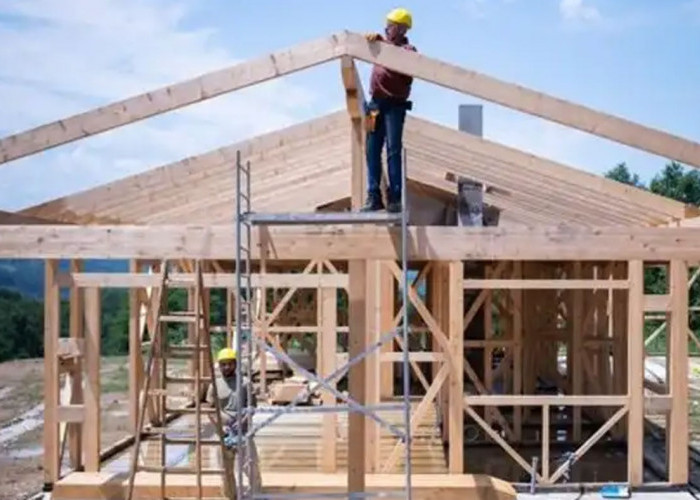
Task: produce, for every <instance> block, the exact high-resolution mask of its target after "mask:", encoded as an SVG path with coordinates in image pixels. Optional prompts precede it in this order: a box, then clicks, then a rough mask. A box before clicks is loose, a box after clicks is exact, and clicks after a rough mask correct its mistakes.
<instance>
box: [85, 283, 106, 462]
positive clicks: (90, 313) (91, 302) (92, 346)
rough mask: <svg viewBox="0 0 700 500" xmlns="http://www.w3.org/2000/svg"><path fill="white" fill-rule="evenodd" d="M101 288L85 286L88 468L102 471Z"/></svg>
mask: <svg viewBox="0 0 700 500" xmlns="http://www.w3.org/2000/svg"><path fill="white" fill-rule="evenodd" d="M100 310H101V307H100V289H99V288H86V289H85V379H86V384H85V422H84V423H83V443H84V451H85V471H86V472H98V471H99V470H100V341H101V339H100V337H101V333H102V332H101V328H100V316H101V314H100Z"/></svg>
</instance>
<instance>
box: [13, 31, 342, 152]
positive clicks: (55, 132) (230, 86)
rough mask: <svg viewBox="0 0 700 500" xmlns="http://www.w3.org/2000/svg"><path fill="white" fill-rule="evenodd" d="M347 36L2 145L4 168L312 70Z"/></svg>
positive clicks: (24, 134) (148, 95) (210, 75)
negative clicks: (260, 84) (130, 125)
mask: <svg viewBox="0 0 700 500" xmlns="http://www.w3.org/2000/svg"><path fill="white" fill-rule="evenodd" d="M343 38H344V37H343V36H338V35H333V36H330V37H324V38H320V39H316V40H312V41H310V42H305V43H302V44H299V45H296V46H294V47H291V48H289V49H287V50H282V51H279V52H275V53H272V54H268V55H266V56H262V57H259V58H256V59H253V60H251V61H246V62H243V63H240V64H237V65H235V66H231V67H229V68H225V69H222V70H218V71H213V72H211V73H206V74H204V75H201V76H199V77H197V78H193V79H191V80H187V81H183V82H180V83H177V84H174V85H170V86H167V87H162V88H160V89H157V90H153V91H150V92H146V93H144V94H140V95H137V96H134V97H130V98H128V99H125V100H122V101H118V102H115V103H112V104H109V105H107V106H103V107H100V108H97V109H95V110H92V111H87V112H84V113H80V114H77V115H74V116H71V117H70V118H66V119H63V120H59V121H57V122H53V123H49V124H46V125H42V126H40V127H36V128H34V129H31V130H27V131H25V132H21V133H19V134H15V135H12V136H9V137H6V138H4V139H2V140H0V164H2V163H5V162H8V161H11V160H14V159H17V158H21V157H24V156H27V155H30V154H33V153H37V152H39V151H45V150H47V149H50V148H53V147H56V146H59V145H62V144H66V143H68V142H72V141H75V140H77V139H82V138H84V137H89V136H92V135H96V134H99V133H102V132H105V131H107V130H111V129H114V128H117V127H120V126H122V125H126V124H128V123H134V122H137V121H139V120H143V119H145V118H149V117H152V116H156V115H159V114H161V113H165V112H168V111H172V110H175V109H178V108H182V107H183V106H187V105H190V104H193V103H197V102H202V101H205V100H207V99H211V98H213V97H216V96H219V95H222V94H225V93H228V92H232V91H234V90H239V89H243V88H245V87H249V86H251V85H255V84H258V83H262V82H265V81H268V80H271V79H274V78H277V77H280V76H283V75H286V74H290V73H294V72H296V71H299V70H302V69H306V68H310V67H313V66H316V65H318V64H321V63H324V62H327V61H330V60H332V59H335V58H337V57H339V56H341V55H343V54H344V52H345V48H344V42H343Z"/></svg>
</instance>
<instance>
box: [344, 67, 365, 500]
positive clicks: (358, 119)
mask: <svg viewBox="0 0 700 500" xmlns="http://www.w3.org/2000/svg"><path fill="white" fill-rule="evenodd" d="M350 63H352V61H351V60H350ZM343 65H344V66H343V67H344V68H346V69H347V68H348V67H351V66H352V67H353V69H352V70H351V71H350V73H352V74H355V75H356V73H355V71H354V66H353V65H352V64H348V60H347V58H343ZM347 73H348V71H345V73H344V74H347ZM360 95H361V94H359V93H356V94H355V95H354V98H358V97H359V96H360ZM350 97H351V96H350V93H349V94H348V98H350ZM350 121H351V124H352V127H351V136H350V151H351V165H352V169H351V179H350V192H351V206H352V209H353V210H358V209H359V208H360V207H361V206H362V198H363V194H364V178H365V164H364V155H363V150H364V148H363V145H364V134H363V120H362V116H361V115H359V114H357V113H355V114H354V116H353V114H352V113H351V118H350ZM366 289H367V261H366V260H363V259H355V260H350V261H349V262H348V326H349V333H348V356H349V357H350V358H353V357H355V356H358V355H359V354H360V353H362V352H363V351H364V350H365V348H366V338H367V333H366V332H367V309H366V303H365V302H366V301H365V292H366ZM366 366H367V364H366V363H365V360H362V361H360V362H359V363H357V364H355V365H353V366H352V367H351V368H350V370H349V373H348V392H349V396H350V398H351V399H353V400H355V401H356V402H357V403H358V404H360V405H364V404H365V403H366V373H365V372H366ZM348 435H349V436H352V439H348V491H349V492H354V493H362V492H364V491H365V447H366V442H365V435H366V433H365V417H364V415H362V414H361V413H357V412H351V413H350V414H349V415H348Z"/></svg>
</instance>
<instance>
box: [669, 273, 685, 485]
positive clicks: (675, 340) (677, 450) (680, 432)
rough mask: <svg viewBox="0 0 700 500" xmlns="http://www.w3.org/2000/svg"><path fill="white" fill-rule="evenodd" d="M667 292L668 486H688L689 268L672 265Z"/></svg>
mask: <svg viewBox="0 0 700 500" xmlns="http://www.w3.org/2000/svg"><path fill="white" fill-rule="evenodd" d="M669 288H670V294H671V323H670V328H669V341H668V343H669V356H668V361H667V362H668V363H669V365H670V366H669V383H668V388H669V394H670V395H671V413H670V415H669V420H670V428H669V429H668V436H669V439H668V459H667V461H668V479H669V482H670V483H671V484H687V482H688V435H689V434H688V432H689V429H688V425H689V423H688V266H687V264H686V262H685V261H681V260H673V261H671V269H670V279H669Z"/></svg>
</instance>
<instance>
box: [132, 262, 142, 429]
mask: <svg viewBox="0 0 700 500" xmlns="http://www.w3.org/2000/svg"><path fill="white" fill-rule="evenodd" d="M129 272H130V273H138V272H139V264H138V261H137V260H135V259H132V260H130V261H129ZM140 313H141V303H140V301H139V290H138V288H134V287H132V288H129V422H130V425H131V432H133V433H134V434H135V433H136V432H138V418H139V393H140V392H141V386H142V382H143V360H142V356H141V329H140V326H139V315H140Z"/></svg>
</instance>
